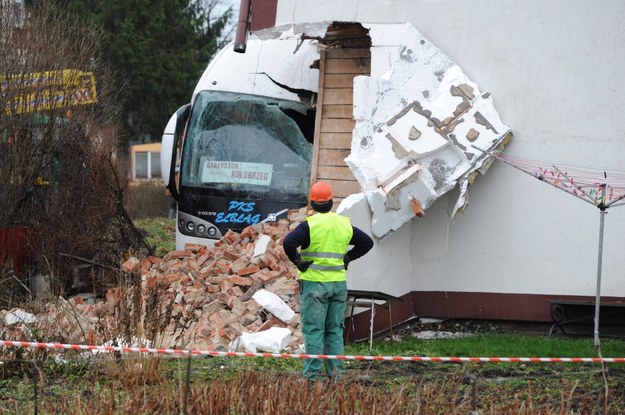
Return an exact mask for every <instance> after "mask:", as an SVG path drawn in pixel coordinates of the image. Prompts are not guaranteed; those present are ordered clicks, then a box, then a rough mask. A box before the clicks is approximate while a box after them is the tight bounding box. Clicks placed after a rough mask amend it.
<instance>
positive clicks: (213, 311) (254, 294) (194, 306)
mask: <svg viewBox="0 0 625 415" xmlns="http://www.w3.org/2000/svg"><path fill="white" fill-rule="evenodd" d="M305 217H306V208H302V209H300V210H293V211H290V212H289V214H288V219H282V220H280V221H278V222H267V223H259V224H256V225H252V226H249V227H247V228H245V229H244V230H243V231H242V232H241V233H236V232H233V231H229V232H227V233H226V235H224V237H223V238H222V239H221V240H220V241H218V242H217V243H216V244H215V246H213V247H210V248H209V247H206V246H203V245H187V246H186V247H185V248H186V249H185V250H184V251H171V252H169V253H168V254H166V255H165V256H164V257H163V258H156V257H146V258H135V257H132V258H130V259H128V260H127V261H125V262H124V263H123V264H122V265H121V269H122V270H123V271H125V272H126V273H127V274H126V275H127V276H128V277H129V282H128V283H127V284H124V285H121V286H118V287H113V288H110V289H108V290H107V291H106V295H105V298H97V299H93V298H91V297H89V296H84V295H77V296H75V297H72V298H71V299H69V300H66V299H56V300H54V301H50V302H49V303H48V304H45V306H44V307H43V312H41V313H35V314H30V313H28V312H26V311H24V310H21V309H13V310H11V311H10V312H7V311H3V312H2V314H4V318H3V319H2V321H3V322H4V324H3V325H0V332H1V331H4V339H7V340H15V341H54V342H59V343H70V344H89V345H102V344H113V343H115V344H117V345H120V344H123V343H129V342H131V343H133V344H136V343H141V344H138V346H141V347H147V345H148V344H149V345H151V347H156V348H184V349H201V350H221V351H225V350H229V349H230V348H231V347H237V350H238V351H243V350H244V349H245V350H254V349H258V350H265V351H270V352H279V351H282V350H283V349H286V350H287V351H295V350H298V349H299V348H300V347H301V344H302V343H303V337H302V334H301V328H300V318H299V283H298V281H297V280H296V275H297V269H296V268H295V266H294V265H293V264H292V263H291V262H290V261H289V260H288V258H287V257H286V254H285V253H284V251H283V250H282V238H283V237H284V236H285V235H286V234H287V233H288V232H289V231H290V230H291V229H292V228H293V227H294V226H296V225H297V223H299V222H300V221H301V220H303V219H304V218H305ZM40 308H41V306H40ZM33 333H38V338H35V337H34V334H33ZM119 339H126V340H125V341H122V340H119ZM137 339H140V340H137ZM141 339H143V340H141Z"/></svg>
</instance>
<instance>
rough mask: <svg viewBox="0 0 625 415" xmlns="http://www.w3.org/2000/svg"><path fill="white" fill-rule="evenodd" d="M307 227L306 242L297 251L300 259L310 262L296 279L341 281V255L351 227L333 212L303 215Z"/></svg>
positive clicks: (345, 250) (347, 241)
mask: <svg viewBox="0 0 625 415" xmlns="http://www.w3.org/2000/svg"><path fill="white" fill-rule="evenodd" d="M306 221H307V222H308V227H309V229H310V245H309V246H308V248H306V249H302V250H301V251H300V255H301V257H302V260H304V261H313V263H312V264H311V265H310V267H309V268H308V269H307V270H306V272H299V271H298V274H299V278H300V279H301V280H306V281H316V282H336V281H345V276H346V273H345V265H344V264H343V257H344V256H345V254H346V253H347V247H348V246H349V241H351V239H352V234H353V233H354V230H353V228H352V224H351V222H350V220H349V218H348V217H346V216H341V215H337V214H336V213H332V212H328V213H317V214H314V215H313V216H310V217H308V218H306Z"/></svg>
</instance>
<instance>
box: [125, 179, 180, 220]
mask: <svg viewBox="0 0 625 415" xmlns="http://www.w3.org/2000/svg"><path fill="white" fill-rule="evenodd" d="M171 200H172V198H171V197H169V196H167V195H166V194H165V185H164V184H163V182H160V181H157V182H138V183H134V184H132V185H130V186H128V189H127V190H126V210H127V211H128V214H129V215H130V216H131V217H132V218H133V219H144V218H157V217H165V216H167V214H168V213H169V209H170V207H171V205H170V202H171Z"/></svg>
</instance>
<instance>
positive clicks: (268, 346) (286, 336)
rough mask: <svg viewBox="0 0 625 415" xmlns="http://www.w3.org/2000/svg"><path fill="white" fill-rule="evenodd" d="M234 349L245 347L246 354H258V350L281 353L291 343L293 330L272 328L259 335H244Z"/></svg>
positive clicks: (258, 333)
mask: <svg viewBox="0 0 625 415" xmlns="http://www.w3.org/2000/svg"><path fill="white" fill-rule="evenodd" d="M237 342H240V344H236V346H235V347H233V349H240V348H241V347H243V348H244V349H245V351H246V352H250V353H256V352H257V351H258V350H261V351H263V352H269V353H279V352H280V351H282V350H284V349H285V348H286V347H287V346H288V345H289V343H290V342H291V330H289V329H288V328H283V327H271V328H270V329H269V330H265V331H260V332H257V333H243V334H242V335H241V337H239V339H237Z"/></svg>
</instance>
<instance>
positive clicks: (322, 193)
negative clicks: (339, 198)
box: [310, 182, 332, 202]
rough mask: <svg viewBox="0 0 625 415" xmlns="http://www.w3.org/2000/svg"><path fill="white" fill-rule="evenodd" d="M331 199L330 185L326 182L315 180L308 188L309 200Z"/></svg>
mask: <svg viewBox="0 0 625 415" xmlns="http://www.w3.org/2000/svg"><path fill="white" fill-rule="evenodd" d="M329 200H332V187H331V186H330V185H329V184H327V183H326V182H317V183H315V184H313V185H312V187H311V188H310V201H311V202H327V201H329Z"/></svg>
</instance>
